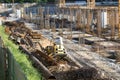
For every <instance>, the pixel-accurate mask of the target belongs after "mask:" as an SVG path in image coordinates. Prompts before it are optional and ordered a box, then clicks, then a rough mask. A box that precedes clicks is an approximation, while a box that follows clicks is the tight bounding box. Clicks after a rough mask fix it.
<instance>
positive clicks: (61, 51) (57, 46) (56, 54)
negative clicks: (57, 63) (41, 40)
mask: <svg viewBox="0 0 120 80" xmlns="http://www.w3.org/2000/svg"><path fill="white" fill-rule="evenodd" d="M45 51H46V53H48V55H49V56H51V57H53V58H60V59H62V58H64V57H65V56H66V50H65V48H64V45H63V40H62V37H56V38H55V39H54V44H53V46H47V47H46V48H45Z"/></svg>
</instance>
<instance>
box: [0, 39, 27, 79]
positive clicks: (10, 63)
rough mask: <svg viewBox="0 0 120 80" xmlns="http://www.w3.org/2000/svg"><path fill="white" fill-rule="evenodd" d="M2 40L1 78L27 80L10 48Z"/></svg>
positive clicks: (0, 49) (0, 53)
mask: <svg viewBox="0 0 120 80" xmlns="http://www.w3.org/2000/svg"><path fill="white" fill-rule="evenodd" d="M1 44H3V43H2V42H1V40H0V80H27V78H26V76H25V74H24V73H23V72H22V70H21V68H20V66H19V65H18V63H17V62H16V61H15V59H14V57H13V55H12V54H11V52H10V50H9V49H8V48H5V47H4V46H3V45H1Z"/></svg>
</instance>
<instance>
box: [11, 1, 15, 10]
mask: <svg viewBox="0 0 120 80" xmlns="http://www.w3.org/2000/svg"><path fill="white" fill-rule="evenodd" d="M14 3H15V1H14V0H12V9H13V12H15V6H14Z"/></svg>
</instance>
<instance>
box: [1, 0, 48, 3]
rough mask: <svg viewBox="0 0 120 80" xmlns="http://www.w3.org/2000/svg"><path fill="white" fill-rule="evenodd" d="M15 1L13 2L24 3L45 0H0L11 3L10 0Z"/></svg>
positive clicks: (43, 0)
mask: <svg viewBox="0 0 120 80" xmlns="http://www.w3.org/2000/svg"><path fill="white" fill-rule="evenodd" d="M13 1H14V2H15V3H24V2H30V3H32V2H37V3H38V2H47V0H0V2H4V3H12V2H13Z"/></svg>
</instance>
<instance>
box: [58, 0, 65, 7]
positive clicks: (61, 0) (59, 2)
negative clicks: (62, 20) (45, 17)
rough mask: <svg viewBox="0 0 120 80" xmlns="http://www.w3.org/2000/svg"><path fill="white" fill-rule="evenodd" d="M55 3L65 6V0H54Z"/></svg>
mask: <svg viewBox="0 0 120 80" xmlns="http://www.w3.org/2000/svg"><path fill="white" fill-rule="evenodd" d="M56 3H57V4H58V5H57V6H58V7H64V6H65V0H56Z"/></svg>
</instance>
